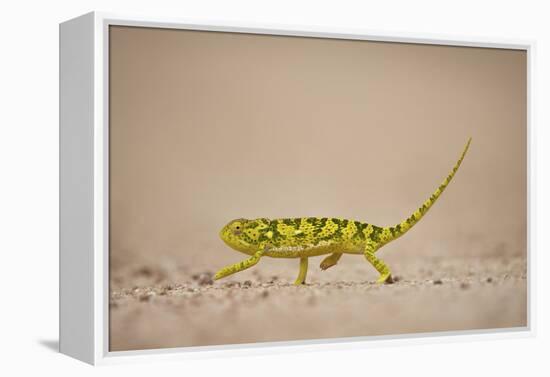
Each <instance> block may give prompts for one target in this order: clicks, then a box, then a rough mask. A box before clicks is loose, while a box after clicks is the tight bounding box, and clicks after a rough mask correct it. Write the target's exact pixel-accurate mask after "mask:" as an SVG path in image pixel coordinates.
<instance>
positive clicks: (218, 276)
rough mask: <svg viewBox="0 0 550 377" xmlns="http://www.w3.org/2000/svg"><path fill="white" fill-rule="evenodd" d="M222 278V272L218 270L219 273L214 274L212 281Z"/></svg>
mask: <svg viewBox="0 0 550 377" xmlns="http://www.w3.org/2000/svg"><path fill="white" fill-rule="evenodd" d="M223 277H225V275H224V274H223V270H220V271H218V272H216V275H214V277H213V278H212V279H213V280H219V279H221V278H223Z"/></svg>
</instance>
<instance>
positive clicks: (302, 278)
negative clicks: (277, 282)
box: [294, 257, 307, 285]
mask: <svg viewBox="0 0 550 377" xmlns="http://www.w3.org/2000/svg"><path fill="white" fill-rule="evenodd" d="M306 275H307V257H302V258H300V273H299V274H298V277H297V278H296V281H295V282H294V285H300V284H305V283H306Z"/></svg>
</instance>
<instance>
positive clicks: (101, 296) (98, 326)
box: [60, 12, 536, 364]
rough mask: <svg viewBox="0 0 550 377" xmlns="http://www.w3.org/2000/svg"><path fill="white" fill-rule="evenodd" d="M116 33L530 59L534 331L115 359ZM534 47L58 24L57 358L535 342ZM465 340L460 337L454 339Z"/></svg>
mask: <svg viewBox="0 0 550 377" xmlns="http://www.w3.org/2000/svg"><path fill="white" fill-rule="evenodd" d="M111 25H126V26H142V27H150V28H172V29H184V30H207V31H223V32H232V33H255V34H270V35H286V36H305V37H316V38H333V39H334V38H335V39H348V40H370V41H384V42H404V43H414V44H437V45H449V46H469V47H483V48H506V49H517V50H524V51H526V53H527V64H528V77H527V83H528V85H527V93H528V106H527V115H528V116H527V138H528V144H529V145H528V151H529V153H528V166H527V171H528V183H527V185H528V250H527V271H528V277H527V278H528V281H527V287H528V301H527V303H528V310H527V326H526V327H522V328H509V329H503V330H498V331H485V330H483V331H477V330H474V331H460V332H448V333H437V334H429V333H428V334H411V335H406V336H378V337H354V338H343V339H329V340H323V339H320V340H314V341H299V342H296V341H293V342H276V343H261V344H244V345H224V346H205V347H187V348H170V349H160V350H144V351H124V352H109V349H108V339H109V333H108V323H109V321H108V315H109V314H108V305H109V291H108V281H109V280H108V279H109V276H108V271H109V268H108V236H109V235H108V231H109V228H108V213H109V211H108V210H109V208H108V177H109V172H108V161H109V148H108V145H109V140H108V132H107V130H108V127H109V124H108V120H109V118H108V113H109V109H108V103H109V102H108V87H109V85H108V84H109V72H108V48H109V46H108V40H109V39H108V33H109V26H111ZM534 50H535V43H534V42H533V41H528V40H505V39H502V40H495V39H494V38H490V39H487V38H476V39H473V38H469V37H468V38H460V37H449V36H437V35H422V34H416V33H380V32H373V31H367V30H342V29H337V30H331V29H328V28H315V27H308V26H295V27H294V26H282V25H264V24H262V25H254V24H239V23H235V22H220V23H215V24H213V23H200V22H196V21H186V20H178V19H170V18H158V17H136V16H129V15H118V14H109V13H99V12H92V13H88V14H85V15H83V16H80V17H77V18H74V19H71V20H69V21H66V22H64V23H62V24H60V351H61V352H62V353H64V354H67V355H69V356H72V357H74V358H76V359H79V360H82V361H84V362H87V363H90V364H111V363H120V362H129V361H147V360H161V359H185V358H202V357H220V356H231V355H242V354H265V353H271V352H279V353H285V352H295V351H297V350H299V351H306V350H307V351H310V350H327V349H331V350H335V349H349V348H355V347H371V346H375V347H378V346H382V345H385V344H396V343H398V344H406V343H411V342H413V343H419V342H420V343H422V342H447V341H472V340H479V339H498V338H513V337H526V336H533V335H534V333H535V326H534V325H535V318H534V310H533V306H534V305H535V303H534V301H533V300H534V297H535V296H534V294H533V288H534V287H533V284H532V282H533V281H534V280H535V278H534V276H533V274H534V269H532V268H531V266H532V265H533V264H534V258H535V250H533V245H532V243H531V242H530V240H532V239H533V229H534V226H533V223H532V222H533V219H534V216H533V214H532V210H533V209H534V208H535V207H536V206H535V204H534V198H533V195H532V191H531V188H532V186H533V185H532V183H533V171H534V168H533V164H532V156H533V155H534V151H533V146H534V143H533V139H534V132H533V131H534V129H533V125H532V118H531V114H532V112H533V109H532V106H533V105H532V103H533V101H532V93H533V89H532V72H533V54H534ZM457 335H460V336H457Z"/></svg>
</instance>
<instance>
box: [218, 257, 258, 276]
mask: <svg viewBox="0 0 550 377" xmlns="http://www.w3.org/2000/svg"><path fill="white" fill-rule="evenodd" d="M263 254H264V250H260V251H258V252H256V253H255V254H254V255H253V256H251V257H250V258H248V259H245V260H243V261H242V262H240V263H235V264H232V265H231V266H227V267H224V268H222V269H221V270H219V271H218V272H216V275H214V280H218V279H221V278H224V277H226V276H229V275H233V274H234V273H237V272H240V271H243V270H246V269H247V268H250V267H252V266H254V265H255V264H256V263H258V261H259V260H260V258H261V257H262V255H263Z"/></svg>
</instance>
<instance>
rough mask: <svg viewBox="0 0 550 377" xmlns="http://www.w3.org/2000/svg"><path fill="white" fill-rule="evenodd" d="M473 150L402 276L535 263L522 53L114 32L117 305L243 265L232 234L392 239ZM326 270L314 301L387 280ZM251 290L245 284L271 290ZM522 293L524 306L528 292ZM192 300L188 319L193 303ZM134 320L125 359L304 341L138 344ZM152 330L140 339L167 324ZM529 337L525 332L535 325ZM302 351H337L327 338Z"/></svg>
mask: <svg viewBox="0 0 550 377" xmlns="http://www.w3.org/2000/svg"><path fill="white" fill-rule="evenodd" d="M469 136H472V137H473V142H472V146H471V149H470V152H469V154H468V155H467V157H466V159H465V161H464V163H463V165H462V167H461V169H460V171H459V172H458V173H457V175H456V177H455V180H454V181H453V182H452V184H451V185H450V187H449V189H448V191H446V192H445V194H444V195H443V196H442V197H441V198H440V201H439V202H438V203H437V204H436V205H435V206H434V208H433V209H432V210H431V211H430V213H429V214H428V215H427V216H426V217H425V219H423V220H422V222H421V223H420V224H419V225H418V226H417V227H416V228H415V229H414V230H413V231H411V232H410V233H409V234H407V236H406V237H403V238H402V239H400V240H399V241H397V242H395V243H393V244H391V245H389V246H387V247H386V248H385V249H384V251H382V252H381V255H382V257H383V258H384V259H385V260H386V261H387V262H388V263H389V264H390V266H392V265H396V264H397V265H398V266H403V267H402V271H406V268H407V267H406V266H407V264H406V263H407V261H410V263H420V262H421V261H422V260H423V259H426V260H427V261H428V260H436V261H439V262H441V261H446V260H457V263H458V267H456V268H457V269H459V270H460V269H461V268H462V269H464V277H467V276H470V277H471V276H472V274H474V275H473V276H477V275H475V274H476V272H475V268H477V267H479V263H482V264H483V262H471V261H473V260H475V261H478V260H479V259H475V258H481V257H483V258H485V257H486V258H488V259H487V261H489V262H487V263H490V264H491V265H492V266H493V265H495V263H496V264H498V263H500V261H502V260H505V261H506V260H508V259H509V258H512V259H513V258H520V264H521V263H523V261H524V257H525V252H526V163H527V161H526V153H527V152H526V54H525V52H523V51H514V50H504V49H484V48H466V47H447V46H433V45H431V46H430V45H413V44H401V43H379V42H366V41H344V40H330V39H315V38H298V37H281V36H260V35H249V34H231V33H215V32H198V31H181V30H163V29H148V28H133V27H112V28H111V32H110V257H111V259H110V260H111V276H112V279H111V289H112V294H113V297H115V296H116V293H117V292H118V291H117V290H123V289H130V288H136V287H137V288H139V287H141V286H142V285H143V286H150V287H152V286H154V284H161V283H162V284H184V285H185V284H186V281H187V280H186V279H187V278H188V277H189V276H192V275H193V274H200V273H201V272H204V271H207V272H213V271H215V270H216V269H218V268H219V267H222V266H224V265H226V264H228V263H233V262H236V261H239V260H241V259H242V258H243V255H239V254H238V253H236V252H234V251H232V250H230V249H228V248H227V247H226V246H225V245H224V244H223V243H222V242H221V240H220V239H219V238H218V231H219V230H220V228H221V227H222V226H223V225H224V224H225V223H226V222H228V221H229V220H231V219H233V218H238V217H246V218H255V217H270V218H276V217H298V216H323V217H346V218H352V219H357V220H362V221H367V222H370V223H373V224H377V225H393V224H395V223H397V222H399V221H401V220H402V219H404V218H405V217H406V216H408V215H410V213H411V212H412V211H413V210H415V209H416V208H417V207H418V206H420V205H421V203H422V202H423V201H424V200H425V199H426V198H427V197H429V196H430V195H431V193H432V192H433V190H435V188H436V187H437V186H438V184H439V183H440V181H441V180H442V179H443V178H444V177H445V176H446V175H447V174H448V173H449V171H450V169H451V168H452V166H453V165H454V163H455V162H456V160H457V158H458V157H459V155H460V152H461V150H462V148H463V146H464V144H465V142H466V140H467V138H468V137H469ZM506 258H508V259H506ZM319 261H320V260H319ZM439 262H438V263H439ZM317 264H318V261H315V262H313V263H311V267H310V269H311V273H310V275H309V277H310V278H309V281H310V282H312V283H316V282H318V283H322V282H326V283H328V282H332V281H336V280H344V281H345V280H346V279H350V276H351V275H350V274H347V273H346V266H347V268H348V270H349V269H350V268H354V269H357V268H359V269H360V270H361V271H362V272H363V274H364V277H361V275H358V278H357V279H358V281H360V280H365V281H366V280H372V279H374V278H375V273H374V271H373V270H372V268H371V267H370V266H369V265H367V264H366V262H365V261H364V260H363V259H362V258H361V257H355V258H354V257H352V256H349V257H346V256H344V258H342V262H341V264H342V266H340V265H339V266H336V267H334V268H333V269H331V270H329V271H327V272H324V273H323V274H321V273H320V272H318V271H317V267H316V265H317ZM521 265H522V266H523V267H522V268H523V270H524V264H521ZM340 267H341V268H340ZM485 267H487V266H485ZM419 268H422V267H419ZM255 269H256V270H258V271H259V272H260V273H265V274H267V275H266V276H269V275H270V274H274V275H277V276H278V277H279V279H280V280H282V281H284V282H291V281H293V279H294V278H295V275H296V274H297V262H296V261H279V260H267V259H266V260H263V261H262V262H260V264H259V265H258V266H256V267H255ZM435 270H436V271H437V268H435ZM258 271H257V272H256V274H257V273H258ZM472 271H473V272H472ZM396 273H397V274H399V273H400V271H396ZM254 274H255V272H253V271H246V272H243V273H242V274H239V275H236V276H234V277H233V278H232V281H235V282H239V281H244V280H247V279H251V280H252V281H254V282H255V281H260V280H261V279H260V280H258V279H259V278H258V277H257V276H255V275H254ZM503 274H505V273H504V272H503ZM520 275H522V276H524V273H521V274H520ZM460 276H462V275H460V274H459V276H458V278H460ZM503 276H504V275H503ZM405 278H407V276H405ZM423 278H429V276H422V274H421V273H420V275H419V279H423ZM140 279H145V280H140ZM147 279H150V281H149V280H147ZM189 279H191V278H189ZM254 279H256V280H254ZM357 279H356V280H357ZM483 279H485V277H483ZM264 280H265V279H264ZM352 280H353V279H352ZM222 282H223V281H222ZM189 284H195V282H193V281H192V279H191V280H189ZM215 284H216V285H215V286H214V287H216V286H217V285H218V284H221V283H215ZM521 284H523V283H521ZM207 288H208V287H207ZM288 289H291V288H290V287H289V288H288ZM310 289H312V288H311V287H310ZM514 292H515V291H514ZM518 292H519V293H518V294H519V295H520V296H521V297H520V301H519V302H520V304H521V305H523V304H524V301H525V286H524V285H520V289H519V290H518ZM518 294H516V293H514V295H515V296H514V297H516V296H517V295H518ZM117 297H118V296H117ZM174 297H176V296H174ZM177 297H179V298H172V300H176V303H182V305H183V303H184V302H185V300H186V298H185V297H183V296H181V297H180V296H177ZM182 297H183V298H182ZM177 300H183V301H177ZM482 300H484V298H482ZM143 301H146V300H145V299H144V300H143ZM122 303H123V301H120V302H118V303H117V305H116V306H117V311H115V310H112V311H111V317H112V320H111V325H112V326H111V347H112V348H113V349H128V348H147V347H163V346H177V345H202V344H218V343H224V342H239V341H257V340H285V339H287V338H289V337H290V338H292V336H289V335H285V336H286V337H283V338H282V339H278V338H277V336H276V335H273V336H272V337H269V336H267V335H265V332H264V333H262V334H256V335H254V334H252V333H250V334H248V336H244V337H243V338H242V339H240V338H238V337H237V338H231V337H229V338H224V337H223V336H221V335H219V334H218V335H212V336H211V337H206V338H205V337H204V336H203V337H201V336H200V334H199V335H197V336H195V337H193V338H189V337H187V338H186V335H185V334H186V333H185V331H182V333H181V335H180V337H178V338H177V339H175V340H174V339H170V340H169V339H168V337H169V335H168V334H171V333H172V332H170V331H165V332H163V331H162V330H161V329H160V328H159V330H158V331H157V332H154V331H151V330H150V332H149V333H147V334H145V335H143V336H142V337H141V338H139V339H137V340H136V338H135V337H134V338H133V336H134V335H129V334H128V332H130V331H134V332H136V331H137V330H136V329H139V328H140V326H141V324H140V323H141V322H139V320H137V322H136V325H135V328H131V327H124V328H123V329H121V328H122V327H121V326H122V323H127V322H128V321H129V320H130V319H131V318H134V317H135V316H137V314H135V310H138V309H135V310H134V309H130V308H133V307H132V306H131V305H130V304H129V303H127V305H129V306H128V307H127V309H124V308H126V306H124V305H122ZM440 304H441V302H439V303H438V302H435V303H434V308H435V307H437V306H440ZM136 305H137V306H138V307H139V308H140V309H139V311H138V312H139V313H142V311H143V310H145V309H143V307H142V306H143V305H142V304H140V303H136ZM140 305H141V306H140ZM147 305H149V306H146V308H149V309H147V310H153V311H154V310H157V309H151V308H155V306H154V305H156V304H155V303H154V302H153V303H151V302H149V301H147ZM465 305H466V303H465ZM472 305H473V304H472ZM120 306H122V307H123V308H122V309H121V308H120ZM203 308H204V310H203V313H202V314H201V315H208V314H207V313H208V310H210V309H208V308H209V307H208V305H207V304H205V305H204V306H203ZM123 310H127V312H123V313H124V314H119V312H122V311H123ZM159 310H160V309H159ZM503 310H504V309H503ZM501 312H502V311H499V313H501ZM320 313H322V312H320ZM119 315H120V317H118V316H119ZM148 315H150V316H151V317H144V320H143V326H145V323H147V322H149V323H150V322H151V321H154V319H153V316H154V315H153V314H148ZM159 315H160V314H159ZM132 316H134V317H132ZM117 318H119V320H120V321H119V322H120V323H121V325H120V326H118V325H117V323H119V322H117ZM324 318H325V317H323V314H319V320H320V321H322V320H323V319H324ZM514 318H515V317H514ZM164 320H166V319H165V318H164ZM327 320H329V319H328V318H327ZM212 321H214V320H212ZM516 322H517V323H518V324H520V325H521V324H524V323H525V313H524V312H523V311H522V312H521V314H520V317H518V319H517V321H516ZM488 323H489V324H490V322H488ZM513 324H515V322H514V323H512V325H513ZM125 326H129V325H127V324H126V325H125ZM197 326H199V327H200V324H196V325H195V327H197ZM445 326H446V325H442V328H443V329H446V327H445ZM468 326H470V327H476V326H475V324H474V325H470V324H469V325H468ZM468 326H466V327H468ZM447 327H449V328H450V329H453V327H452V325H447ZM489 327H490V326H489ZM457 328H458V327H457ZM430 329H431V328H429V327H427V330H430ZM413 330H414V328H413V329H411V328H406V329H404V330H403V331H413ZM350 331H351V332H350V334H349V335H369V334H371V333H368V334H363V333H361V331H359V330H350ZM353 331H356V332H358V333H354V332H353ZM396 331H397V332H399V331H398V330H396ZM137 332H138V331H137ZM189 332H191V330H189ZM159 334H161V335H162V334H164V335H162V336H160V337H159ZM201 334H202V333H201ZM240 334H242V333H240ZM277 334H287V333H286V332H285V331H284V330H282V329H280V328H279V330H278V332H277ZM288 334H291V335H292V334H298V335H297V338H298V339H303V338H318V337H323V336H327V334H325V333H323V331H322V330H320V329H318V328H312V329H311V331H310V332H309V333H306V334H302V333H300V332H299V331H297V330H295V329H294V330H292V331H290V330H289V331H288ZM203 335H204V334H203ZM328 335H332V333H331V334H328ZM339 335H340V334H339V333H335V334H334V336H339ZM343 335H347V334H343ZM155 337H156V338H155ZM163 337H164V338H163ZM153 338H155V339H156V340H155V341H152V340H151V339H153ZM165 338H166V341H164V342H163V339H165ZM205 339H206V340H205Z"/></svg>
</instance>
